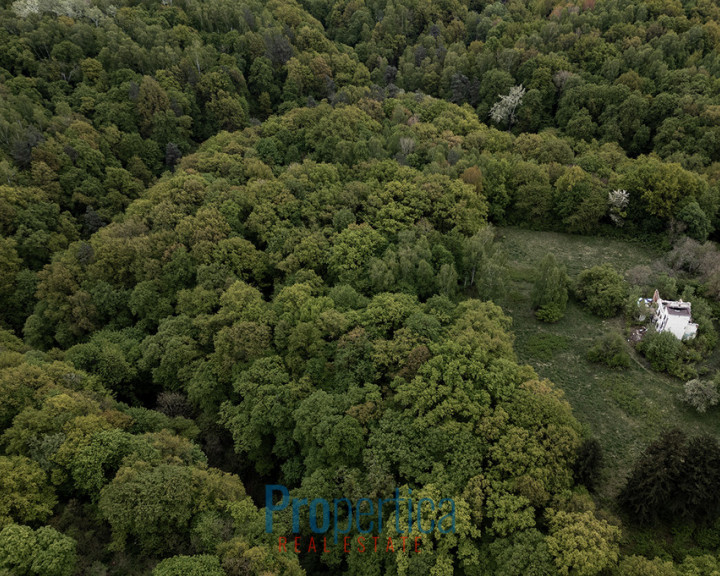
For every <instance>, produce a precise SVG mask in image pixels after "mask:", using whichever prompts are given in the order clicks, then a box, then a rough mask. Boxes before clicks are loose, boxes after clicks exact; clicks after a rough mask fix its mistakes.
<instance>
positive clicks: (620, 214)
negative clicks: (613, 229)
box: [608, 190, 630, 226]
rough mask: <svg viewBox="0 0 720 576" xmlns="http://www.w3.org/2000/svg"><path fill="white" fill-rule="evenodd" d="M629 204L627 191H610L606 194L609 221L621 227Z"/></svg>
mask: <svg viewBox="0 0 720 576" xmlns="http://www.w3.org/2000/svg"><path fill="white" fill-rule="evenodd" d="M629 202H630V194H628V191H627V190H611V191H610V192H609V193H608V207H609V209H610V220H612V221H613V224H615V225H616V226H622V225H623V224H624V223H625V217H626V216H627V206H628V203H629Z"/></svg>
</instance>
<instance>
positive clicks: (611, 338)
mask: <svg viewBox="0 0 720 576" xmlns="http://www.w3.org/2000/svg"><path fill="white" fill-rule="evenodd" d="M627 346H628V345H627V343H626V342H625V338H623V337H622V335H621V334H618V333H617V332H612V333H609V334H605V335H604V336H601V337H600V338H598V339H597V340H596V342H595V344H594V345H593V347H592V348H590V350H588V360H590V362H602V363H603V364H605V365H606V366H610V367H611V368H627V367H628V366H630V354H629V353H628V350H627Z"/></svg>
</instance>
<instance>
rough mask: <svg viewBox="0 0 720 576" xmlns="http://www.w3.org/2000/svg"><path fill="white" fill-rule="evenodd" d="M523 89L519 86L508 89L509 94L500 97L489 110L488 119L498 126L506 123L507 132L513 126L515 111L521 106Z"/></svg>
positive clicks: (523, 94)
mask: <svg viewBox="0 0 720 576" xmlns="http://www.w3.org/2000/svg"><path fill="white" fill-rule="evenodd" d="M524 96H525V88H523V85H522V84H520V85H519V86H513V87H512V88H510V93H509V94H505V95H504V96H500V100H498V101H497V102H495V104H493V107H492V108H490V118H492V120H493V122H497V123H498V124H502V123H504V122H505V123H507V127H508V130H510V128H512V125H513V124H515V110H517V108H518V106H520V104H522V100H523V97H524Z"/></svg>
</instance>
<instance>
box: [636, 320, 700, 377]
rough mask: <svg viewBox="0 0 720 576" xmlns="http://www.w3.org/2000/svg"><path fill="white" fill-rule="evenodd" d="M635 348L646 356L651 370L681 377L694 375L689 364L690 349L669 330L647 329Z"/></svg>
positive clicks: (690, 358)
mask: <svg viewBox="0 0 720 576" xmlns="http://www.w3.org/2000/svg"><path fill="white" fill-rule="evenodd" d="M637 349H638V350H639V351H640V352H642V354H643V355H644V356H645V358H647V360H648V362H650V365H651V366H652V367H653V370H658V371H659V372H667V373H668V374H670V375H672V376H675V377H677V378H682V379H688V378H692V377H693V376H694V375H695V370H694V368H693V367H692V365H691V364H690V362H691V361H692V359H693V354H692V351H691V350H690V349H689V348H688V347H687V345H685V344H683V342H681V341H680V340H678V339H677V338H676V337H675V336H674V335H673V334H671V333H670V332H655V331H654V330H649V331H648V333H647V334H646V335H645V337H644V338H643V339H642V341H640V342H639V343H638V345H637Z"/></svg>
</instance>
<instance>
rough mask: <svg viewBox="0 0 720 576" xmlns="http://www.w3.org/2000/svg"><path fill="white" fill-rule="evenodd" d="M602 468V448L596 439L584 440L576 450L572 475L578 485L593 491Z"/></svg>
mask: <svg viewBox="0 0 720 576" xmlns="http://www.w3.org/2000/svg"><path fill="white" fill-rule="evenodd" d="M602 466H603V452H602V446H601V445H600V442H599V441H598V440H597V438H586V439H585V440H583V442H582V444H580V447H579V448H578V450H577V456H576V459H575V466H574V467H573V473H574V474H575V479H576V480H577V482H578V484H582V485H583V486H585V487H586V488H587V489H588V490H594V489H595V488H596V487H597V486H598V483H599V480H600V473H601V471H602Z"/></svg>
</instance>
